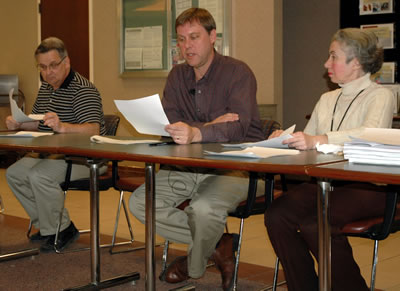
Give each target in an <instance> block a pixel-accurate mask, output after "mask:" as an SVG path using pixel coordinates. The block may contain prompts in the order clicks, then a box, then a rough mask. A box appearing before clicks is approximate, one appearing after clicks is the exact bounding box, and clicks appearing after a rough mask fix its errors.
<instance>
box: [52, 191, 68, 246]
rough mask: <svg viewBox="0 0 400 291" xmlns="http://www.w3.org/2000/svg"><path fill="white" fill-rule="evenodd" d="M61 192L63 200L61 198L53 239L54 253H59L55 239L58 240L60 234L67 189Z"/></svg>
mask: <svg viewBox="0 0 400 291" xmlns="http://www.w3.org/2000/svg"><path fill="white" fill-rule="evenodd" d="M63 193H64V200H63V204H62V207H61V211H60V216H59V218H58V224H57V229H56V237H55V239H54V250H55V251H56V253H60V250H59V249H58V248H57V241H58V235H59V234H60V229H61V222H62V215H63V212H64V206H65V198H66V197H67V191H63Z"/></svg>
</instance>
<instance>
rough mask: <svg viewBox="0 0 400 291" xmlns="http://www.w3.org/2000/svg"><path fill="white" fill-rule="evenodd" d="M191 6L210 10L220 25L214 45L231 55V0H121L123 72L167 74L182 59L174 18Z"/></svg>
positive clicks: (143, 74)
mask: <svg viewBox="0 0 400 291" xmlns="http://www.w3.org/2000/svg"><path fill="white" fill-rule="evenodd" d="M191 7H201V8H205V9H207V10H208V11H210V13H211V14H212V15H213V17H214V19H215V22H216V25H217V41H216V44H215V48H216V50H217V51H218V52H220V53H221V54H223V55H229V48H230V34H231V33H230V28H231V2H230V0H120V7H119V10H120V74H121V76H122V77H165V76H167V75H168V73H169V71H170V70H171V68H172V67H173V66H174V65H176V64H179V63H181V62H182V61H183V60H182V59H181V57H180V55H179V49H178V48H177V46H176V33H175V19H176V17H177V16H178V15H179V14H180V13H181V12H182V11H184V10H186V9H188V8H191Z"/></svg>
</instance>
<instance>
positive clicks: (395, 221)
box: [340, 188, 400, 291]
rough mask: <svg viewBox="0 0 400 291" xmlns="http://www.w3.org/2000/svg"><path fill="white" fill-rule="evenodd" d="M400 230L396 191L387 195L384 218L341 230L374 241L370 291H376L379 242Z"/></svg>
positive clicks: (391, 191)
mask: <svg viewBox="0 0 400 291" xmlns="http://www.w3.org/2000/svg"><path fill="white" fill-rule="evenodd" d="M399 230H400V199H399V196H398V193H397V190H395V189H390V188H389V189H388V192H387V193H386V205H385V213H384V216H382V217H371V218H367V219H363V220H359V221H354V222H351V223H348V224H346V225H344V226H343V227H342V229H341V230H340V231H341V233H342V234H344V235H347V236H352V237H362V238H368V239H371V240H373V241H374V250H373V258H372V270H371V284H370V290H371V291H373V290H374V289H375V277H376V266H377V264H378V247H379V241H380V240H384V239H386V238H387V237H388V236H389V234H391V233H395V232H397V231H399Z"/></svg>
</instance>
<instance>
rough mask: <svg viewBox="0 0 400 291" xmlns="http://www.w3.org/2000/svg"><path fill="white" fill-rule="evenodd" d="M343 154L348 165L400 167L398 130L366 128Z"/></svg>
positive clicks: (345, 147)
mask: <svg viewBox="0 0 400 291" xmlns="http://www.w3.org/2000/svg"><path fill="white" fill-rule="evenodd" d="M343 153H344V157H345V159H348V160H349V162H350V163H361V164H375V165H392V166H400V129H389V128H366V129H365V131H364V132H363V134H361V135H360V136H358V137H357V138H354V137H353V138H352V140H351V142H347V143H345V144H344V147H343Z"/></svg>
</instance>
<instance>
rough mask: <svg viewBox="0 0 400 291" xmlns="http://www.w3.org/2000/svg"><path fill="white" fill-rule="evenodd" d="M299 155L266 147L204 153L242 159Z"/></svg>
mask: <svg viewBox="0 0 400 291" xmlns="http://www.w3.org/2000/svg"><path fill="white" fill-rule="evenodd" d="M298 153H300V151H298V150H292V149H276V148H266V147H249V148H245V149H244V150H241V151H226V152H220V153H217V152H211V151H204V154H206V155H212V156H227V157H241V158H255V159H263V158H270V157H275V156H286V155H297V154H298Z"/></svg>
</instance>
